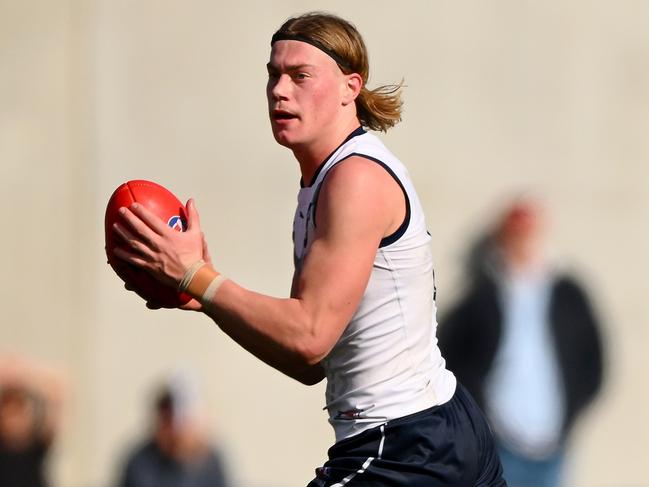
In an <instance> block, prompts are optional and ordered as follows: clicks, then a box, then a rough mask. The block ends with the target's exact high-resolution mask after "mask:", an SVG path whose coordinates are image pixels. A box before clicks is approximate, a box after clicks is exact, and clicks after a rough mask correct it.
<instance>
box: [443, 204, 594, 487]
mask: <svg viewBox="0 0 649 487" xmlns="http://www.w3.org/2000/svg"><path fill="white" fill-rule="evenodd" d="M546 224H547V222H546V218H545V215H544V212H543V208H542V206H541V204H540V202H538V201H535V200H532V199H520V200H517V201H515V202H514V204H512V205H511V207H509V208H508V209H507V210H506V212H505V214H504V216H503V217H502V218H501V220H500V222H499V223H498V225H497V226H496V229H495V231H493V232H492V233H491V234H490V235H488V236H487V237H486V238H485V239H483V240H482V241H480V242H479V243H478V244H477V245H476V247H475V249H474V252H473V254H472V255H471V258H470V262H469V273H470V280H471V286H470V287H469V289H468V292H467V293H466V294H465V295H464V296H463V297H462V298H461V300H460V301H459V302H458V303H457V304H456V305H455V307H454V308H453V309H452V310H451V311H450V312H449V313H447V314H446V316H444V317H443V318H442V319H441V320H440V328H439V343H440V348H441V350H442V353H443V354H444V356H445V357H446V360H447V364H448V367H449V368H450V369H451V370H452V371H453V372H455V374H456V376H457V377H458V379H459V380H460V381H461V382H462V383H463V384H464V385H465V386H466V387H467V388H468V389H469V390H470V391H471V393H472V394H473V395H474V397H475V398H476V399H477V400H478V402H479V403H480V405H481V406H482V408H483V409H484V410H485V412H486V413H487V416H488V418H489V419H490V422H491V425H492V427H493V430H494V433H495V436H496V440H497V443H498V444H499V450H500V454H501V459H502V463H503V469H504V477H505V479H506V480H507V481H508V484H509V486H510V487H557V486H559V485H561V482H562V476H563V475H562V474H563V470H564V468H563V467H564V463H565V453H566V447H567V440H568V438H569V434H570V431H571V428H572V426H573V425H574V422H575V420H576V419H577V417H578V416H579V414H580V413H581V412H582V411H583V410H584V408H585V407H586V406H587V405H588V404H589V403H590V402H591V401H592V400H593V399H594V398H595V396H596V395H597V393H598V391H599V389H600V386H601V382H602V369H603V363H602V362H603V360H602V345H601V337H600V331H599V324H598V321H597V318H596V316H595V315H594V313H593V311H592V309H591V304H590V302H589V299H588V297H587V295H586V293H585V291H584V290H583V288H582V287H581V285H580V284H579V283H578V282H577V281H576V280H575V279H574V278H573V277H572V276H570V275H567V274H566V273H563V272H560V271H559V270H558V269H557V268H556V266H553V265H552V264H551V262H550V259H548V258H547V255H546V253H545V251H544V243H545V242H544V236H545V232H546V226H547V225H546Z"/></svg>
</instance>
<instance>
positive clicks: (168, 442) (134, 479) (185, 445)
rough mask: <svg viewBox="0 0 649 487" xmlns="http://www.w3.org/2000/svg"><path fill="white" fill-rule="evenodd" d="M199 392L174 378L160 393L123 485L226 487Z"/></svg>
mask: <svg viewBox="0 0 649 487" xmlns="http://www.w3.org/2000/svg"><path fill="white" fill-rule="evenodd" d="M197 406H198V403H197V398H196V391H194V390H192V388H191V387H189V385H188V382H187V381H185V380H175V381H173V382H172V383H170V384H169V385H165V386H164V387H163V388H162V389H161V390H160V391H159V393H158V396H157V398H156V400H155V403H154V407H153V416H154V421H153V423H154V424H153V431H152V434H151V435H150V436H149V437H148V438H146V439H145V440H144V442H142V443H141V444H140V445H139V446H138V447H137V448H136V449H134V450H133V451H132V452H131V453H130V454H129V456H128V458H127V459H126V462H125V466H124V469H123V471H122V474H121V478H120V480H119V487H226V486H227V485H229V484H228V479H227V475H226V468H225V464H224V462H223V459H222V456H221V454H220V452H219V450H217V449H215V448H214V447H213V446H212V445H211V444H210V442H209V441H208V439H207V436H206V431H205V429H206V428H205V425H203V424H201V423H202V421H201V419H202V418H201V416H202V415H201V412H200V409H199V408H198V407H197Z"/></svg>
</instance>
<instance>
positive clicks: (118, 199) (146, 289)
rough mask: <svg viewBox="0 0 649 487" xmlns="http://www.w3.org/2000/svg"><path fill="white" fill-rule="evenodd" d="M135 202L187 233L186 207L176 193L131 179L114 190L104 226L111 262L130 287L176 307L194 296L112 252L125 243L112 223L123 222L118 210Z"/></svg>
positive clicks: (107, 254)
mask: <svg viewBox="0 0 649 487" xmlns="http://www.w3.org/2000/svg"><path fill="white" fill-rule="evenodd" d="M135 202H137V203H140V204H142V205H144V206H146V207H147V208H148V209H149V210H151V211H152V212H153V213H155V214H156V215H158V217H160V219H161V220H162V221H164V222H165V223H166V224H167V225H169V226H170V227H171V228H173V229H174V230H177V231H179V232H184V231H185V229H186V221H187V217H186V214H185V207H184V205H183V204H182V203H181V202H180V200H179V199H178V198H176V196H175V195H174V194H173V193H171V192H170V191H169V190H168V189H166V188H164V187H163V186H160V185H159V184H156V183H154V182H152V181H144V180H133V181H128V182H126V183H124V184H122V185H120V186H119V187H118V188H117V189H116V190H115V192H114V193H113V195H112V196H111V197H110V200H109V201H108V205H107V206H106V217H105V222H104V229H105V232H106V256H107V257H108V263H109V264H110V266H111V267H112V268H113V270H114V271H115V272H116V273H117V275H118V276H119V277H120V278H121V279H122V280H123V281H124V282H125V283H126V284H127V285H128V286H129V287H130V288H132V289H133V290H134V291H135V292H136V293H138V294H139V295H140V296H141V297H142V298H144V299H145V300H147V301H148V302H151V303H155V304H156V305H159V306H162V307H163V308H176V307H178V306H180V305H183V304H185V303H187V302H188V301H189V300H190V299H191V298H190V296H188V295H186V294H184V293H179V292H178V291H177V290H176V289H174V288H172V287H170V286H167V285H165V284H162V283H160V282H159V281H157V280H156V279H155V278H153V277H152V276H151V275H150V274H149V273H147V272H146V271H145V270H143V269H140V268H138V267H135V266H134V265H132V264H129V263H127V262H125V261H123V260H121V259H119V258H118V257H116V256H115V255H114V254H113V249H114V248H115V247H118V246H124V243H123V241H122V239H121V238H120V237H119V235H118V234H117V233H116V232H115V231H114V230H113V223H115V222H120V223H122V224H124V221H123V220H122V219H121V218H120V216H119V209H120V208H122V207H129V206H131V205H132V204H133V203H135Z"/></svg>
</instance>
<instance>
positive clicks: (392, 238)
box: [313, 152, 410, 248]
mask: <svg viewBox="0 0 649 487" xmlns="http://www.w3.org/2000/svg"><path fill="white" fill-rule="evenodd" d="M353 156H358V157H362V158H363V159H367V160H369V161H372V162H376V163H377V164H378V165H379V166H381V167H382V168H383V169H385V170H386V172H387V173H388V174H389V175H390V176H392V178H393V179H394V180H395V181H396V182H397V184H398V185H399V187H400V188H401V191H402V192H403V197H404V198H405V201H406V214H405V216H404V218H403V222H401V225H399V228H397V229H396V230H395V231H394V232H393V233H391V234H390V235H388V236H387V237H383V238H382V239H381V242H380V243H379V248H383V247H387V246H388V245H391V244H393V243H395V242H396V241H397V240H399V239H400V238H401V237H402V236H403V234H404V233H406V230H408V226H409V225H410V198H408V193H407V191H406V188H404V186H403V184H402V183H401V180H400V179H399V178H398V177H397V175H396V174H395V173H394V171H393V170H392V169H391V168H390V166H388V165H387V164H386V163H385V162H383V161H381V160H379V159H376V158H375V157H372V156H368V155H367V154H359V153H356V152H353V153H351V154H349V155H347V156H345V157H343V158H342V159H341V160H339V161H337V162H336V164H340V163H341V162H343V161H345V160H347V159H349V158H350V157H353ZM336 164H333V165H332V166H331V167H330V168H329V170H331V168H332V167H333V166H335V165H336ZM328 175H329V172H327V174H325V175H324V177H323V178H322V181H320V184H319V185H318V188H317V189H316V191H315V195H314V196H313V228H316V210H317V208H318V198H319V197H320V189H322V185H323V184H324V182H325V180H326V179H327V176H328Z"/></svg>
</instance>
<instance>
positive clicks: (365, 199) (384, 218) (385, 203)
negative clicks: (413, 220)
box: [316, 156, 405, 233]
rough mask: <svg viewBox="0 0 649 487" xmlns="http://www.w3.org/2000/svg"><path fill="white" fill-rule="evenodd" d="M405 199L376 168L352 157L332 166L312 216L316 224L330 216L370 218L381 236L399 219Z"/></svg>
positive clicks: (399, 190)
mask: <svg viewBox="0 0 649 487" xmlns="http://www.w3.org/2000/svg"><path fill="white" fill-rule="evenodd" d="M404 212H405V199H404V195H403V191H402V190H401V188H400V187H399V184H398V183H397V181H396V180H395V179H394V177H392V176H391V175H390V174H389V173H388V172H387V171H386V170H385V168H383V167H382V166H381V165H380V164H377V163H376V162H375V161H373V160H370V159H367V158H365V157H362V156H352V157H349V158H347V159H345V160H344V161H341V162H339V163H338V164H336V165H335V166H334V167H333V168H332V169H331V170H330V171H329V173H328V174H327V177H326V178H325V180H324V182H323V185H322V188H321V191H320V196H319V198H318V207H317V213H316V224H320V222H321V221H322V220H325V219H327V218H328V217H329V216H331V215H332V214H340V213H342V214H344V215H347V216H348V217H352V219H353V220H357V219H361V220H363V219H365V218H371V219H372V221H374V222H375V223H376V224H377V225H378V226H379V227H381V233H385V232H387V231H389V229H390V228H391V227H393V226H394V223H395V222H400V221H401V220H402V219H403V215H404Z"/></svg>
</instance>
